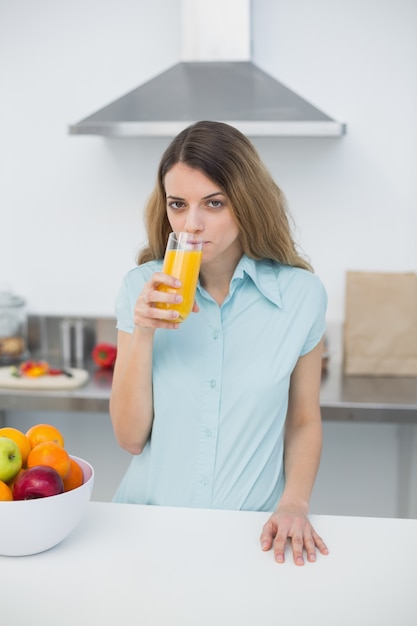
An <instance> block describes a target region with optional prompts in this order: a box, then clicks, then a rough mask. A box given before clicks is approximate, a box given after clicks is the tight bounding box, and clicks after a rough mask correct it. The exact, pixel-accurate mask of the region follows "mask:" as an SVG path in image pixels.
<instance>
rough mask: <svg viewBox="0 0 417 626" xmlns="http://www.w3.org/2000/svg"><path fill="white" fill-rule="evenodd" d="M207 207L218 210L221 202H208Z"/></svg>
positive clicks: (221, 204)
mask: <svg viewBox="0 0 417 626" xmlns="http://www.w3.org/2000/svg"><path fill="white" fill-rule="evenodd" d="M208 205H209V207H211V208H212V209H220V208H221V207H222V206H223V202H222V201H221V200H210V202H209V203H208Z"/></svg>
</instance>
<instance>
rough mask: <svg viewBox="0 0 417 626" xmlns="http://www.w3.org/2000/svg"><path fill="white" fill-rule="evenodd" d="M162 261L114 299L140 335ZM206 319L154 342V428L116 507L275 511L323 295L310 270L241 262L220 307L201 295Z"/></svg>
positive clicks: (121, 324)
mask: <svg viewBox="0 0 417 626" xmlns="http://www.w3.org/2000/svg"><path fill="white" fill-rule="evenodd" d="M161 266H162V262H161V261H151V262H149V263H146V264H144V265H140V266H138V267H135V268H134V269H132V270H131V271H130V272H129V273H128V274H127V275H126V277H125V279H124V281H123V284H122V286H121V289H120V292H119V295H118V297H117V300H116V315H117V328H118V329H120V330H123V331H126V332H130V333H131V332H133V328H134V326H133V319H132V312H133V307H134V305H135V302H136V299H137V297H138V295H139V294H140V292H141V291H142V287H143V285H144V283H145V282H146V281H148V280H149V278H150V277H151V275H152V273H153V272H155V271H156V270H160V269H161ZM196 298H197V302H198V305H199V307H200V311H199V313H192V314H191V315H190V316H189V317H188V319H187V320H186V321H185V322H184V323H183V324H182V325H181V326H180V328H179V329H178V330H161V329H158V330H157V331H156V332H155V336H154V361H153V394H154V422H153V428H152V434H151V438H150V441H149V442H148V444H147V445H146V447H145V449H144V451H143V452H142V454H140V455H137V456H134V457H133V459H132V462H131V464H130V466H129V468H128V471H127V473H126V475H125V477H124V478H123V480H122V482H121V484H120V486H119V488H118V490H117V493H116V495H115V497H114V501H115V502H131V503H141V504H155V505H167V506H169V505H172V506H189V507H202V508H216V509H234V510H253V511H272V510H274V509H275V508H276V506H277V503H278V501H279V498H280V496H281V494H282V491H283V488H284V480H285V478H284V469H283V436H284V425H285V418H286V413H287V405H288V390H289V384H290V376H291V372H292V371H293V369H294V366H295V364H296V363H297V360H298V358H299V357H300V356H302V355H303V354H306V353H308V352H310V351H311V350H312V349H313V348H314V347H315V346H316V345H317V343H318V342H319V341H320V339H321V337H322V336H323V333H324V330H325V311H326V304H327V296H326V292H325V289H324V287H323V285H322V283H321V281H320V279H319V278H318V277H317V276H316V275H315V274H313V273H311V272H308V271H306V270H302V269H298V268H293V267H288V266H284V265H280V264H279V263H275V262H272V261H254V260H252V259H249V258H248V257H246V256H243V257H242V259H241V260H240V262H239V264H238V266H237V268H236V270H235V272H234V276H233V278H232V281H231V284H230V291H229V295H228V296H227V298H226V300H225V301H224V303H223V304H222V306H220V307H219V306H218V304H217V303H216V302H215V301H214V300H213V298H212V297H211V296H210V295H209V294H208V293H207V292H206V291H205V290H204V289H203V288H202V287H201V286H200V285H199V286H198V290H197V296H196Z"/></svg>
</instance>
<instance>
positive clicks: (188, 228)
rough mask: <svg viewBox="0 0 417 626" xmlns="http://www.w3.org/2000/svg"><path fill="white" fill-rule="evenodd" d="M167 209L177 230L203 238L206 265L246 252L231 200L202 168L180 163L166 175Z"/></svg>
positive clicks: (173, 228) (172, 224) (170, 221)
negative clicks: (240, 238)
mask: <svg viewBox="0 0 417 626" xmlns="http://www.w3.org/2000/svg"><path fill="white" fill-rule="evenodd" d="M164 182H165V193H166V207H167V208H166V210H167V216H168V220H169V223H170V225H171V228H172V230H173V231H176V232H179V231H185V232H190V233H194V234H196V235H199V236H200V237H202V238H203V242H204V244H203V259H202V264H205V263H208V262H211V261H217V260H224V261H226V260H227V259H228V258H231V259H236V258H239V257H240V256H241V254H242V247H241V244H240V241H239V229H238V226H237V224H236V222H235V219H234V217H233V213H232V210H231V207H230V201H229V199H228V198H227V197H226V196H225V195H224V193H223V191H222V190H221V188H220V187H219V186H218V185H217V183H215V182H213V181H212V180H211V179H210V178H208V177H207V176H206V175H205V174H203V173H202V172H201V171H200V170H197V169H193V168H191V167H189V166H188V165H185V164H184V163H177V164H176V165H174V166H173V167H172V168H171V169H170V170H169V171H168V172H167V174H166V175H165V181H164Z"/></svg>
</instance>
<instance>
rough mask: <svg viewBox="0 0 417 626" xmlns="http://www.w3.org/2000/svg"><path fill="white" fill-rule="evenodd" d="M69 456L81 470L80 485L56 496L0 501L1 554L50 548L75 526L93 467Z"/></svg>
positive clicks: (90, 485)
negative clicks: (82, 477)
mask: <svg viewBox="0 0 417 626" xmlns="http://www.w3.org/2000/svg"><path fill="white" fill-rule="evenodd" d="M71 456H72V455H71ZM72 458H73V459H74V460H75V461H77V463H79V464H80V466H81V468H82V470H83V474H84V483H83V484H82V485H81V487H77V488H76V489H72V490H71V491H66V492H65V493H60V494H59V495H57V496H48V497H46V498H37V499H35V500H14V501H12V502H7V501H6V502H0V555H3V556H24V555H28V554H36V553H38V552H43V551H44V550H49V548H52V547H53V546H56V545H57V544H58V543H60V542H61V541H62V540H63V539H65V537H67V536H68V535H69V534H70V533H71V532H72V531H73V530H74V528H75V527H76V526H77V524H78V523H79V521H80V520H81V518H82V516H83V514H84V511H85V509H86V507H87V504H88V502H89V501H90V499H91V493H92V491H93V484H94V469H93V467H92V466H91V465H90V464H89V463H87V461H84V460H83V459H80V458H78V457H76V456H72Z"/></svg>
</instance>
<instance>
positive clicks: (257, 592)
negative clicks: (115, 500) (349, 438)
mask: <svg viewBox="0 0 417 626" xmlns="http://www.w3.org/2000/svg"><path fill="white" fill-rule="evenodd" d="M267 518H268V514H267V513H252V512H234V511H233V512H230V511H207V510H201V509H180V508H168V507H150V506H139V505H124V504H109V503H99V502H91V503H90V504H89V507H88V510H87V513H86V515H85V517H84V518H83V520H82V522H81V523H80V525H79V527H78V528H77V529H76V530H75V531H74V532H73V533H72V535H70V536H69V537H68V538H67V539H66V540H65V541H64V542H62V543H61V544H60V545H58V546H56V547H55V548H53V549H52V550H49V551H48V552H44V553H42V554H38V555H34V556H29V557H0V580H1V587H0V590H1V593H0V597H1V602H0V615H1V621H2V623H4V624H11V625H12V626H23V625H25V626H26V625H27V624H38V623H39V624H42V625H43V626H52V625H54V626H56V624H59V625H60V626H70V625H71V626H84V625H86V624H92V625H93V624H94V625H95V624H100V626H107V625H108V626H110V625H111V626H114V625H116V624H140V625H141V626H162V625H163V626H168V625H175V626H206V625H207V626H208V625H210V626H214V625H216V626H246V625H248V626H255V625H256V626H258V625H259V626H272V625H273V626H276V625H277V624H285V626H300V625H302V624H309V625H312V626H315V625H318V626H336V625H337V626H348V625H349V626H396V625H397V624H398V625H400V626H415V624H416V623H417V594H416V583H415V569H416V557H417V520H399V519H378V518H359V517H332V516H317V515H316V516H312V517H311V519H312V522H313V524H314V526H315V527H316V530H317V531H318V532H319V534H321V535H322V536H323V538H324V539H325V541H326V543H327V545H328V546H329V549H330V554H329V555H328V556H321V555H319V556H318V560H317V562H316V563H313V564H310V563H306V565H305V566H304V567H296V566H295V565H293V563H292V558H291V555H290V553H288V556H287V561H286V563H285V564H284V565H278V564H277V563H275V562H274V560H273V555H272V552H268V553H264V552H262V551H261V549H260V546H259V534H260V532H261V528H262V525H263V523H264V522H265V521H266V519H267Z"/></svg>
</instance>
